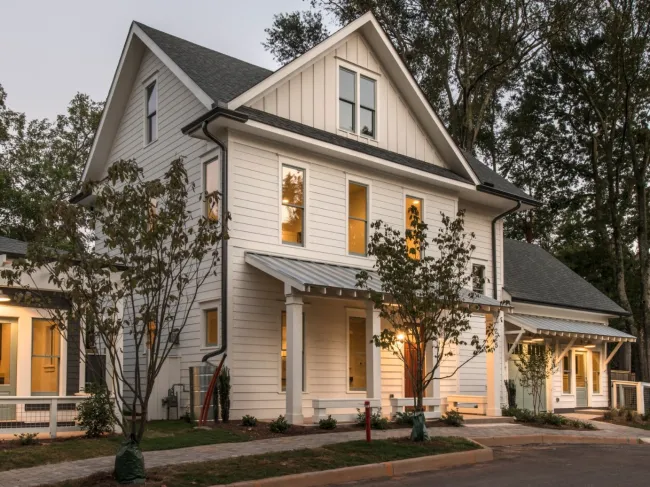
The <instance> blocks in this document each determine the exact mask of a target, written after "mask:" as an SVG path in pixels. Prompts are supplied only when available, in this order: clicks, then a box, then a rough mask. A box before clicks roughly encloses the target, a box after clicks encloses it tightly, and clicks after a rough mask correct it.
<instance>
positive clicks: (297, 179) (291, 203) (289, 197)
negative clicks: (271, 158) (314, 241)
mask: <svg viewBox="0 0 650 487" xmlns="http://www.w3.org/2000/svg"><path fill="white" fill-rule="evenodd" d="M304 234H305V170H304V169H300V168H297V167H292V166H284V165H283V166H282V243H288V244H295V245H304V244H305V239H304Z"/></svg>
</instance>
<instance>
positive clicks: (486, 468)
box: [346, 445, 650, 487]
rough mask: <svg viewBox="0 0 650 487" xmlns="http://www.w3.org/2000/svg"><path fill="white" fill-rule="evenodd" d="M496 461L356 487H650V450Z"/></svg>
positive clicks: (571, 448) (551, 453)
mask: <svg viewBox="0 0 650 487" xmlns="http://www.w3.org/2000/svg"><path fill="white" fill-rule="evenodd" d="M494 457H495V460H494V461H493V462H489V463H483V464H478V465H474V466H471V467H458V468H452V469H446V470H439V471H437V472H431V473H425V474H416V475H412V476H407V477H395V478H393V479H390V480H385V481H377V480H373V481H371V482H356V483H349V484H346V485H348V486H354V487H361V486H373V487H397V486H399V487H429V486H435V487H441V486H453V487H470V486H471V487H495V486H499V487H510V486H512V487H525V486H531V487H532V486H535V487H540V486H560V485H561V486H594V487H599V486H603V487H605V486H606V487H616V486H621V487H623V486H625V487H636V486H644V487H647V486H648V485H650V446H647V445H529V446H524V447H507V448H495V449H494Z"/></svg>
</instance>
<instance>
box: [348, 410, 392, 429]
mask: <svg viewBox="0 0 650 487" xmlns="http://www.w3.org/2000/svg"><path fill="white" fill-rule="evenodd" d="M356 423H357V426H361V427H365V426H366V413H365V411H361V409H357V419H356ZM370 429H373V430H387V429H388V419H387V418H384V417H383V416H382V414H381V408H379V409H378V410H377V411H375V412H374V413H371V414H370Z"/></svg>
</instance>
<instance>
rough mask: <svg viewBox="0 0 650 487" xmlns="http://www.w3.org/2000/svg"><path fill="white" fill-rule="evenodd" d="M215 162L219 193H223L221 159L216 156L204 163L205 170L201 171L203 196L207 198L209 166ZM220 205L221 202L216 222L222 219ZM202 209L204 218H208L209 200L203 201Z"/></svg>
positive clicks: (218, 203) (218, 206) (218, 204)
mask: <svg viewBox="0 0 650 487" xmlns="http://www.w3.org/2000/svg"><path fill="white" fill-rule="evenodd" d="M213 162H216V163H217V191H221V163H220V161H219V157H218V156H216V157H213V158H210V159H208V160H207V161H205V162H204V163H203V168H202V169H203V170H202V171H201V190H202V194H201V196H202V197H205V193H206V190H207V188H206V186H207V183H208V177H207V171H208V164H212V163H213ZM220 204H221V201H218V202H217V220H216V221H219V220H220V219H221V218H220V217H221V215H220V214H219V212H220ZM202 208H203V210H202V215H203V216H204V217H206V218H208V199H207V198H206V199H205V200H203V204H202Z"/></svg>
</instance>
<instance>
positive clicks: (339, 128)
mask: <svg viewBox="0 0 650 487" xmlns="http://www.w3.org/2000/svg"><path fill="white" fill-rule="evenodd" d="M337 129H338V130H339V131H341V132H343V133H345V134H347V135H354V136H355V137H359V138H360V139H364V140H366V141H368V142H379V139H376V138H375V137H370V136H369V135H362V134H359V133H357V132H351V131H350V130H346V129H342V128H341V127H337Z"/></svg>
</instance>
